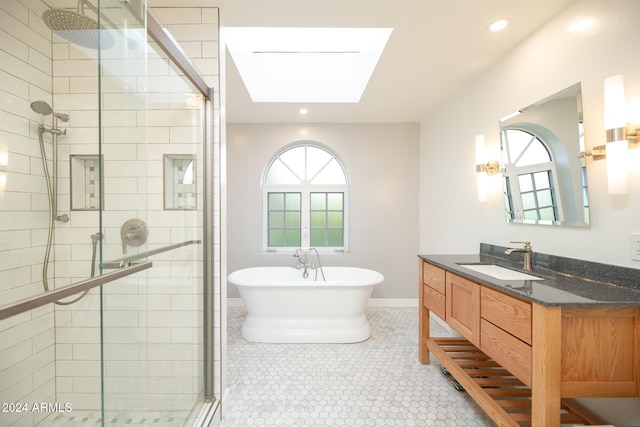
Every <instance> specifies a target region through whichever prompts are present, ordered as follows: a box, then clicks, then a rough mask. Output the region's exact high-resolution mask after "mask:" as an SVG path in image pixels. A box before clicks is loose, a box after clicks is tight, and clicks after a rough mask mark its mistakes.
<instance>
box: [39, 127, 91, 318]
mask: <svg viewBox="0 0 640 427" xmlns="http://www.w3.org/2000/svg"><path fill="white" fill-rule="evenodd" d="M44 132H45V129H44V126H43V127H41V128H38V134H39V137H40V153H41V155H42V168H43V169H44V179H45V181H46V184H47V196H48V201H49V230H48V233H47V247H46V249H45V251H44V261H43V263H42V286H43V288H44V290H45V292H49V279H48V277H47V276H48V273H47V271H48V270H49V256H50V255H51V243H52V241H53V187H52V185H51V177H50V175H49V166H48V165H47V157H46V155H45V150H44V138H43V134H44ZM54 138H55V136H54ZM91 240H92V244H93V255H92V256H91V277H94V276H95V264H96V252H97V246H98V240H100V233H96V234H94V235H92V236H91ZM88 292H89V290H86V291H83V292H82V294H80V296H78V297H77V298H75V299H72V300H71V301H54V303H55V304H58V305H69V304H73V303H74V302H77V301H80V300H81V299H82V298H84V297H85V295H87V293H88Z"/></svg>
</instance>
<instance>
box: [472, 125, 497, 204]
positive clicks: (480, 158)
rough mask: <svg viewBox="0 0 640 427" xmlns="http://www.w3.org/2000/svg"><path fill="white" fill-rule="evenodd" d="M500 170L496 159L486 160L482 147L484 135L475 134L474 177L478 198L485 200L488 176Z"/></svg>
mask: <svg viewBox="0 0 640 427" xmlns="http://www.w3.org/2000/svg"><path fill="white" fill-rule="evenodd" d="M498 172H500V163H498V161H497V160H487V153H486V150H485V147H484V135H476V179H477V181H478V200H480V201H481V202H486V201H487V193H488V191H489V188H488V187H489V177H490V176H493V175H495V174H497V173H498Z"/></svg>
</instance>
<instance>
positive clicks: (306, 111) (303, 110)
mask: <svg viewBox="0 0 640 427" xmlns="http://www.w3.org/2000/svg"><path fill="white" fill-rule="evenodd" d="M308 112H309V110H307V109H306V108H301V109H299V110H298V113H300V114H307V113H308Z"/></svg>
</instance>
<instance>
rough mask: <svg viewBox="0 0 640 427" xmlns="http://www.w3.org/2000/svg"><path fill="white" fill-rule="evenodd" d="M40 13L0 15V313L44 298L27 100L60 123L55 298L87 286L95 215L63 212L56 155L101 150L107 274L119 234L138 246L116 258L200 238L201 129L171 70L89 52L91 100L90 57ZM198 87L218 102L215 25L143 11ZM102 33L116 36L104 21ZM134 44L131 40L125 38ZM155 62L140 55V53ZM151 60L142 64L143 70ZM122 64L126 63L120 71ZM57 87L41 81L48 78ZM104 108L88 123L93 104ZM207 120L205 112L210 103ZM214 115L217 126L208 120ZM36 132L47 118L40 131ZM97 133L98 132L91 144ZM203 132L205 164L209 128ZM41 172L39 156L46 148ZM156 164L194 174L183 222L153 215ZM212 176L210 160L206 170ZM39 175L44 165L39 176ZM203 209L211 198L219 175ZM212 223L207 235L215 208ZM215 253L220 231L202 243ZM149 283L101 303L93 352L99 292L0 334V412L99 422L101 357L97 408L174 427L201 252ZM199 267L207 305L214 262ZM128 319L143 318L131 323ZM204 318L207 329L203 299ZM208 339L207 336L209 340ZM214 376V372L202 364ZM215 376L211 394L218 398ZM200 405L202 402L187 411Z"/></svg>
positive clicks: (2, 327) (22, 6) (192, 388)
mask: <svg viewBox="0 0 640 427" xmlns="http://www.w3.org/2000/svg"><path fill="white" fill-rule="evenodd" d="M46 9H48V6H46V5H45V4H44V3H43V2H40V1H27V0H12V1H4V2H1V3H0V23H1V24H0V35H1V37H2V43H1V44H0V63H1V64H3V65H2V66H1V67H0V68H1V70H0V97H1V98H2V103H0V152H7V153H8V164H7V165H6V166H4V167H3V166H2V165H0V173H6V176H7V183H6V187H5V189H4V192H2V193H1V194H0V224H1V225H0V303H1V304H5V303H8V302H10V301H15V300H18V299H21V298H24V297H27V296H30V295H34V294H38V293H40V292H42V278H41V274H42V259H43V254H44V247H45V244H46V240H47V223H48V202H47V195H46V186H45V183H44V182H45V181H44V172H43V168H42V164H41V154H40V149H39V142H38V132H37V120H38V115H36V114H35V113H34V112H32V111H31V109H30V107H29V105H30V103H31V102H32V101H34V100H37V99H41V100H44V101H46V102H47V103H49V104H50V105H53V106H54V108H55V110H56V111H60V112H64V113H68V114H69V116H70V120H69V122H68V123H62V122H60V123H59V126H60V127H61V128H66V129H67V134H66V135H65V136H61V137H60V138H59V151H58V152H59V165H60V166H59V171H58V172H59V178H58V182H57V185H58V199H57V202H58V211H59V213H67V214H68V215H69V216H70V221H69V222H68V223H67V224H62V223H57V224H56V231H55V245H54V249H53V250H52V255H51V259H52V263H51V265H50V268H49V282H50V283H51V284H52V286H53V285H54V284H55V287H60V286H64V285H66V284H69V283H73V282H75V281H79V280H83V279H86V278H88V277H89V274H90V268H91V256H92V242H91V239H90V236H91V235H92V234H94V233H96V232H98V231H99V229H98V224H99V217H98V212H96V211H70V210H69V209H70V201H71V193H70V182H71V181H70V162H69V160H70V156H71V155H96V154H98V152H97V150H98V144H97V141H98V138H99V136H101V137H102V138H103V145H102V155H103V161H104V163H103V165H104V171H103V176H104V177H105V181H104V190H105V197H104V210H105V212H104V213H103V216H102V224H103V229H102V231H103V233H104V234H103V241H102V247H103V253H102V259H103V260H105V261H108V260H111V259H117V258H119V257H122V256H123V247H122V242H121V239H120V226H121V225H122V224H123V223H124V222H125V221H127V220H128V219H131V218H140V219H142V220H144V221H145V222H146V223H147V224H148V226H149V236H148V240H147V242H146V243H145V244H143V245H142V246H140V247H137V248H136V247H128V248H127V255H129V254H132V253H136V252H137V251H139V250H153V249H157V248H161V247H164V246H167V245H171V244H175V243H179V242H183V241H186V240H195V239H202V234H203V230H202V219H203V216H202V207H203V194H202V191H203V185H202V172H203V171H204V167H203V164H202V161H203V138H204V132H203V125H204V124H203V116H202V111H200V110H198V109H194V108H193V107H194V99H195V100H197V99H201V98H200V97H199V96H194V95H193V94H194V93H195V91H193V90H192V89H191V88H190V87H189V86H188V85H187V84H185V83H184V80H183V79H181V78H179V77H176V69H175V67H173V66H171V65H170V64H169V60H168V59H167V58H166V57H164V55H163V54H161V53H155V52H159V49H155V52H154V50H153V49H147V48H146V47H145V46H144V45H143V44H136V43H127V45H128V46H127V47H126V48H124V47H123V46H121V47H120V48H119V49H118V48H114V49H110V50H108V51H104V52H103V58H102V59H103V69H102V72H103V73H104V78H103V79H102V81H101V87H100V88H101V90H102V93H103V94H104V96H103V97H102V98H101V99H99V97H98V92H97V90H98V78H97V73H98V67H97V65H96V57H97V51H92V50H88V49H85V48H78V47H76V46H74V45H72V44H70V43H68V42H66V41H65V40H63V39H61V38H59V37H58V36H55V35H54V36H53V37H52V34H51V31H50V30H49V28H47V27H46V25H45V24H44V23H43V21H42V19H41V15H42V13H43V12H44V11H45V10H46ZM154 12H155V13H156V16H158V17H159V20H160V21H161V22H162V23H163V24H165V25H166V26H167V28H168V29H169V31H171V33H172V34H173V36H174V37H175V39H176V40H177V41H178V42H179V43H180V45H181V46H182V48H183V49H184V51H185V52H186V53H187V55H188V56H189V57H190V59H191V60H192V61H193V64H194V65H195V67H196V68H197V69H199V71H200V73H201V74H202V75H203V77H204V78H205V80H206V81H207V83H208V84H209V85H211V86H213V87H214V89H215V92H216V94H217V92H218V91H217V89H218V47H217V35H218V12H217V9H216V8H199V7H188V8H158V9H156V10H154ZM110 18H111V19H112V20H114V22H118V20H117V18H118V16H117V14H114V15H113V16H111V15H110ZM134 36H135V34H134ZM150 45H151V46H153V47H154V48H155V47H156V46H155V44H154V43H150ZM145 55H149V60H148V61H145V58H144V56H145ZM132 58H133V59H134V60H132ZM54 76H55V77H54ZM99 101H100V102H102V107H103V112H102V116H101V121H100V120H99V117H98V102H99ZM213 106H214V109H215V110H216V111H219V99H218V98H217V96H216V98H215V99H214V103H213ZM216 116H217V114H216ZM46 120H47V122H46V123H47V125H49V124H50V123H51V116H48V117H46ZM99 125H101V126H102V129H103V133H102V135H99V127H98V126H99ZM214 125H215V126H216V129H214V130H213V131H212V132H211V135H213V139H214V141H213V142H214V152H215V153H217V152H218V150H219V145H220V141H219V134H220V132H219V130H218V129H217V127H218V126H219V120H215V123H214ZM45 141H46V149H47V154H46V155H47V158H48V159H51V158H52V144H51V137H50V135H49V134H45ZM164 154H193V155H195V156H196V158H197V159H198V165H197V167H196V171H197V173H198V174H199V177H198V184H197V192H198V193H197V202H196V203H197V206H198V209H199V210H196V211H187V210H185V211H165V210H164V209H163V175H162V174H163V168H162V160H163V156H164ZM215 161H216V162H219V155H217V154H216V155H215ZM51 168H52V161H51V160H49V169H51ZM214 171H215V183H216V184H215V187H216V188H215V190H214V195H213V196H214V197H215V198H216V199H218V198H219V194H220V193H219V190H218V188H219V182H220V181H219V180H220V177H219V175H218V172H219V167H215V168H214ZM215 209H216V211H217V212H214V213H213V214H214V217H215V218H216V224H219V221H217V219H218V218H219V209H220V203H219V202H218V201H216V202H215ZM212 235H213V236H214V239H215V241H214V244H215V245H216V248H219V246H220V245H219V244H220V241H219V239H220V230H219V226H218V225H216V229H215V230H212ZM152 260H153V262H154V268H153V269H152V270H148V271H147V273H145V274H139V275H138V276H134V277H131V278H129V279H125V280H121V281H120V282H119V283H115V284H112V285H110V286H109V287H108V289H107V288H105V289H104V294H103V296H102V304H103V306H104V309H105V313H104V316H103V319H102V320H103V323H104V325H105V329H104V340H105V345H104V347H103V348H102V349H101V345H100V333H101V331H100V305H101V297H100V293H99V290H98V289H95V290H92V291H91V292H90V293H89V295H88V296H87V297H85V298H84V299H82V300H81V301H79V302H77V303H75V304H72V305H69V306H60V305H58V306H55V307H52V306H47V307H43V308H40V309H36V310H33V311H31V312H29V313H23V314H21V315H18V316H14V317H12V318H9V319H7V320H5V321H2V322H0V352H1V354H2V357H0V402H19V401H28V402H34V403H35V402H73V409H74V410H78V411H80V410H88V411H92V410H99V409H100V404H101V402H100V398H101V394H100V393H101V389H100V387H101V377H100V358H101V352H102V353H103V355H104V359H105V377H106V380H105V393H106V404H107V409H108V410H111V411H114V410H115V411H119V412H127V411H134V412H135V411H140V410H144V411H165V410H170V411H174V412H175V413H176V414H179V413H184V414H188V412H189V410H190V409H191V407H192V406H193V402H194V401H195V400H197V399H198V394H199V393H201V387H202V381H201V379H202V378H203V376H204V373H203V362H202V355H203V346H202V336H203V334H204V332H203V323H202V319H203V315H202V311H203V309H204V307H203V295H202V287H201V285H200V283H201V282H202V277H203V268H204V260H203V248H202V245H190V246H185V247H183V248H180V249H176V250H173V251H170V252H166V253H163V254H159V255H156V256H154V257H153V258H152ZM206 262H208V263H210V264H212V265H213V268H214V270H215V272H216V275H215V276H216V277H215V282H214V284H213V285H214V289H215V290H216V298H217V299H219V298H220V292H219V290H220V286H221V281H220V275H219V271H220V268H219V265H220V264H219V263H220V257H219V254H216V256H215V259H214V260H207V261H206ZM141 308H142V310H141ZM215 310H216V311H217V313H214V318H220V312H219V311H220V303H219V301H217V300H216V303H215ZM215 328H216V330H215V332H214V335H215V336H217V337H220V336H221V334H222V331H221V330H220V325H215ZM216 363H219V360H217V361H216ZM216 371H217V376H216V378H215V382H216V385H215V386H214V389H215V390H219V389H220V381H221V378H220V373H219V370H216ZM200 397H201V396H200ZM47 415H48V414H46V413H36V412H27V413H13V414H6V413H5V414H0V424H2V425H6V424H11V423H14V422H16V421H17V420H20V422H21V423H24V424H25V425H29V424H36V423H37V422H39V421H40V420H41V419H42V418H43V417H45V416H47Z"/></svg>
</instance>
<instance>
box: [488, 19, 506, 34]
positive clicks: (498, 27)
mask: <svg viewBox="0 0 640 427" xmlns="http://www.w3.org/2000/svg"><path fill="white" fill-rule="evenodd" d="M507 25H509V21H508V20H507V19H498V20H497V21H494V22H492V23H491V25H489V31H492V32H494V33H495V32H497V31H502V30H504V29H505V28H507Z"/></svg>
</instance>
